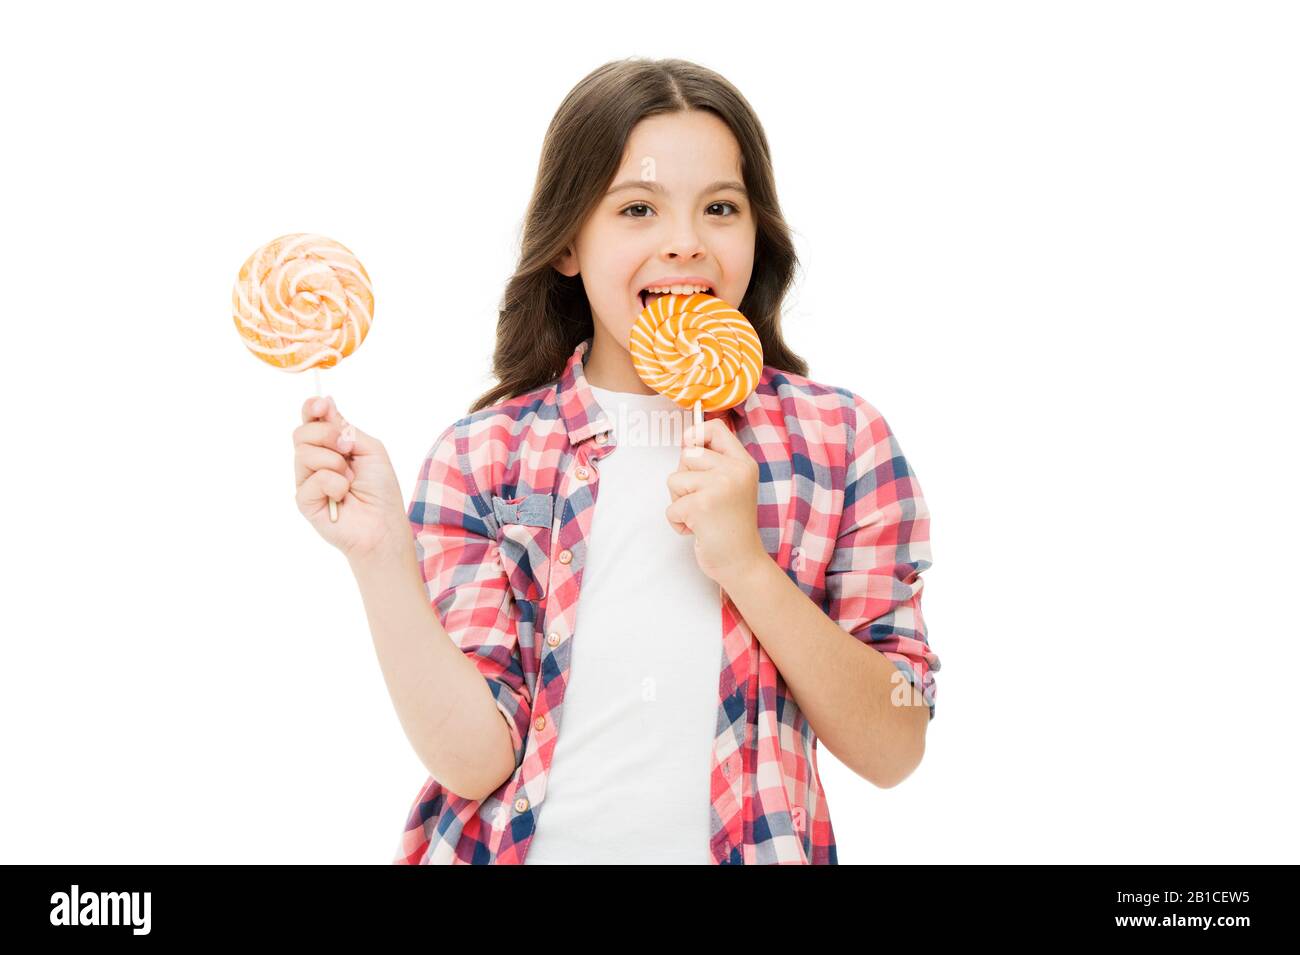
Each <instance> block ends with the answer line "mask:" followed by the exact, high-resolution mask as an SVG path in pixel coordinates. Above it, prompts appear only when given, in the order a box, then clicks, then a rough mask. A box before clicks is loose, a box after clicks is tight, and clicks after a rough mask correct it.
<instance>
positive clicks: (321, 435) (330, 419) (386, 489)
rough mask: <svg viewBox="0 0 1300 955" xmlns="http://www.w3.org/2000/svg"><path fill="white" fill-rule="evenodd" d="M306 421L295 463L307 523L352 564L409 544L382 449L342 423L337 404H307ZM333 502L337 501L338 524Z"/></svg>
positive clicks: (298, 433)
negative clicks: (331, 506) (334, 517)
mask: <svg viewBox="0 0 1300 955" xmlns="http://www.w3.org/2000/svg"><path fill="white" fill-rule="evenodd" d="M302 420H303V423H302V424H301V425H299V426H298V427H297V428H296V429H294V432H293V448H294V456H293V461H294V472H295V475H296V478H297V485H298V494H297V501H298V510H299V511H300V512H301V513H302V515H303V517H305V518H307V520H308V521H309V522H310V523H311V525H312V527H314V528H316V531H317V533H319V534H320V536H321V537H323V538H325V539H326V540H327V541H329V542H330V543H331V544H333V545H334V546H335V547H337V548H338V549H339V550H341V551H343V553H344V554H346V555H347V557H348V560H349V561H352V560H356V559H359V558H365V557H367V556H369V555H371V554H373V553H376V552H378V551H380V550H381V549H382V548H383V547H385V546H393V547H400V546H401V545H402V544H404V543H407V542H408V540H407V539H409V537H410V524H409V523H408V520H407V515H406V505H405V503H404V502H403V500H402V490H401V487H400V486H399V485H398V483H397V474H396V473H395V472H394V471H393V465H392V462H391V461H389V459H388V452H387V451H385V450H384V446H383V445H382V444H380V443H379V441H378V440H376V439H375V438H372V437H371V436H370V435H368V434H366V433H365V432H364V431H362V430H361V429H360V428H357V427H355V426H354V425H351V424H349V423H348V422H347V421H346V420H344V418H343V416H342V415H340V414H339V411H338V409H337V408H336V407H335V406H334V399H333V398H308V399H307V401H306V402H304V404H303V406H302ZM330 498H333V499H334V500H336V501H338V518H339V519H338V520H337V521H331V520H330V508H329V499H330Z"/></svg>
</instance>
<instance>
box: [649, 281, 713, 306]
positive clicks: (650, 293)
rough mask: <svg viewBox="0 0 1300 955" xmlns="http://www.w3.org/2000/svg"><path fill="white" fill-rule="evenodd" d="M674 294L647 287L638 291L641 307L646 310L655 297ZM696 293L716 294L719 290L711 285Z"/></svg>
mask: <svg viewBox="0 0 1300 955" xmlns="http://www.w3.org/2000/svg"><path fill="white" fill-rule="evenodd" d="M672 294H673V293H672V292H647V291H646V290H645V289H642V290H641V291H640V292H638V293H637V298H638V299H639V300H640V302H641V309H642V310H643V311H644V310H645V309H646V308H649V306H650V303H651V302H653V301H655V299H660V298H663V297H664V296H665V295H672ZM683 294H685V293H683ZM696 294H700V295H716V294H717V292H715V291H714V290H713V287H712V286H709V287H708V288H706V289H705V290H704V291H703V292H699V293H696Z"/></svg>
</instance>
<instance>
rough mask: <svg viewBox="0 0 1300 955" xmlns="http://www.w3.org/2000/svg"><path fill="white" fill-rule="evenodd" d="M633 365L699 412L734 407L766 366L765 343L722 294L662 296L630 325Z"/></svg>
mask: <svg viewBox="0 0 1300 955" xmlns="http://www.w3.org/2000/svg"><path fill="white" fill-rule="evenodd" d="M628 351H629V352H630V353H631V355H632V366H633V367H634V368H636V373H637V375H638V376H639V377H640V378H641V380H642V381H644V382H645V383H646V384H647V385H649V386H650V387H651V388H653V389H654V390H655V391H657V392H659V393H660V394H661V395H666V396H667V397H669V398H671V399H672V400H673V401H675V402H677V404H678V405H680V406H681V407H683V408H687V409H691V408H693V409H694V410H695V427H696V429H698V428H699V427H700V425H702V424H703V423H704V414H703V412H705V411H723V410H725V409H727V408H732V407H735V406H736V405H738V404H740V403H741V402H742V401H744V400H745V399H746V398H748V397H749V395H750V392H752V391H753V390H754V386H755V385H756V384H758V378H759V375H760V374H761V373H762V370H763V344H762V342H760V341H759V338H758V333H757V332H755V331H754V326H752V325H750V324H749V320H748V319H747V318H745V316H744V315H742V314H740V312H738V311H737V310H736V309H734V308H732V307H731V306H730V305H728V304H727V303H726V302H724V301H723V300H722V299H720V298H715V297H714V296H712V295H707V294H703V293H699V294H694V295H671V294H670V295H662V296H660V297H659V298H656V299H653V300H651V301H650V304H648V305H647V306H646V307H645V308H643V309H642V310H641V314H640V315H639V316H638V317H637V320H636V324H635V325H633V326H632V335H631V338H630V339H629V341H628Z"/></svg>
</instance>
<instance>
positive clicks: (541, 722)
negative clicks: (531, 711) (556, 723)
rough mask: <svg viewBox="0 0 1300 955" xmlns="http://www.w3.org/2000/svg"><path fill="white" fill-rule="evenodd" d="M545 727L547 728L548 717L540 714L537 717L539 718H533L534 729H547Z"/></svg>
mask: <svg viewBox="0 0 1300 955" xmlns="http://www.w3.org/2000/svg"><path fill="white" fill-rule="evenodd" d="M545 728H546V717H545V716H539V717H537V719H535V720H533V729H535V730H541V729H545Z"/></svg>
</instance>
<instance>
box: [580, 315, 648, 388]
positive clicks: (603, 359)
mask: <svg viewBox="0 0 1300 955" xmlns="http://www.w3.org/2000/svg"><path fill="white" fill-rule="evenodd" d="M582 373H583V374H584V375H585V376H586V378H587V384H589V385H594V386H595V387H597V388H604V389H605V390H606V391H624V392H631V393H632V394H639V395H653V394H656V392H655V390H654V389H653V388H651V387H650V386H649V385H647V384H646V383H645V382H644V381H642V380H641V376H640V375H638V374H637V373H636V368H634V367H633V366H632V356H631V355H630V354H629V353H628V350H627V349H626V348H623V347H622V346H621V345H619V344H618V342H616V341H613V340H612V339H611V338H610V337H609V336H608V335H607V334H604V333H603V332H602V330H601V327H600V325H599V324H597V325H596V334H595V337H594V338H593V339H592V342H591V350H590V352H589V353H588V355H587V361H586V363H585V364H584V365H583V366H582Z"/></svg>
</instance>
